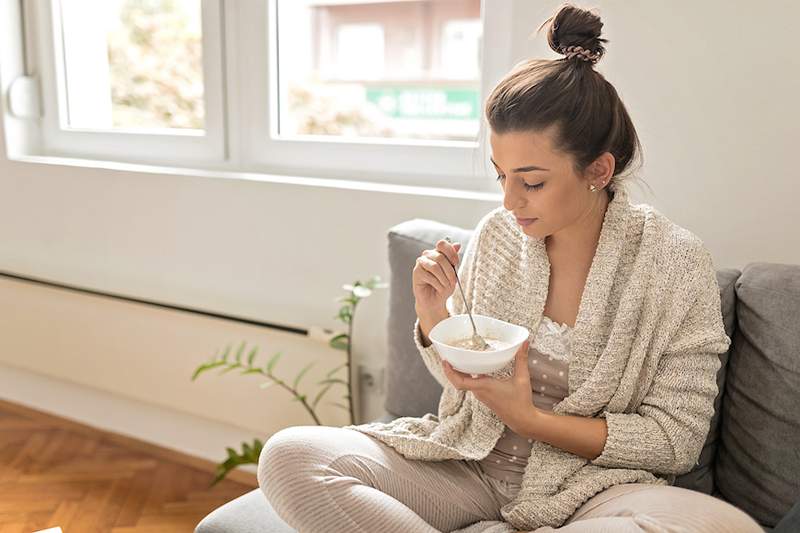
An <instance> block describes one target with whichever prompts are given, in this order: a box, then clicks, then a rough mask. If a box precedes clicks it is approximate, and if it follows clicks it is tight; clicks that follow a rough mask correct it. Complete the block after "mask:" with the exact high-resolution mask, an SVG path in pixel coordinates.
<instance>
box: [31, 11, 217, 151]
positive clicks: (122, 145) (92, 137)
mask: <svg viewBox="0 0 800 533" xmlns="http://www.w3.org/2000/svg"><path fill="white" fill-rule="evenodd" d="M31 5H34V6H35V13H34V24H35V25H36V26H35V28H36V33H37V36H38V43H39V46H38V50H37V52H38V53H37V61H38V64H39V65H40V68H39V71H40V74H41V78H42V100H43V102H44V113H43V116H42V132H41V133H42V152H43V153H45V154H47V155H55V156H70V157H82V158H92V159H98V158H101V159H110V160H115V161H128V162H142V163H153V164H167V165H187V164H189V165H200V166H208V165H214V164H219V163H220V162H222V161H224V159H225V157H226V153H225V127H224V114H223V113H224V105H223V95H224V92H223V88H224V75H223V74H224V68H223V63H222V42H223V34H222V26H223V25H222V20H223V19H222V6H221V3H220V0H201V6H202V17H201V19H202V46H203V98H204V106H205V116H204V129H203V130H202V131H201V132H199V133H198V131H197V130H188V131H185V132H184V131H180V130H179V129H165V130H153V131H146V130H137V129H129V130H126V129H123V128H109V129H99V128H91V129H88V128H73V127H70V126H69V125H68V124H67V120H68V117H67V116H66V115H67V101H66V87H65V81H66V78H65V76H64V67H65V65H64V61H63V59H62V58H63V57H64V50H63V46H62V43H63V41H62V35H61V33H62V32H61V30H62V28H61V22H60V20H61V14H60V9H59V2H58V1H57V0H35V2H31Z"/></svg>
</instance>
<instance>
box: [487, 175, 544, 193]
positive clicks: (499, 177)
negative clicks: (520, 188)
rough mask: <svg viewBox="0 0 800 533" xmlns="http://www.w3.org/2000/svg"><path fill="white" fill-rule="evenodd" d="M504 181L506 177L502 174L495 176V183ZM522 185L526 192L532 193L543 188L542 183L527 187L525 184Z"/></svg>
mask: <svg viewBox="0 0 800 533" xmlns="http://www.w3.org/2000/svg"><path fill="white" fill-rule="evenodd" d="M504 179H506V177H505V176H503V175H502V174H500V175H498V176H497V181H503V180H504ZM523 185H524V186H525V190H526V191H533V190H538V189H541V188H542V187H544V182H542V183H537V184H536V185H528V184H527V183H524V184H523Z"/></svg>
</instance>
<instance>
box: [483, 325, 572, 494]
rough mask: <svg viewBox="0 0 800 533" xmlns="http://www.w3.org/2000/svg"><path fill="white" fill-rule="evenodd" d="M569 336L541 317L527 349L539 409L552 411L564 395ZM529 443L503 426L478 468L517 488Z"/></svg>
mask: <svg viewBox="0 0 800 533" xmlns="http://www.w3.org/2000/svg"><path fill="white" fill-rule="evenodd" d="M571 333H572V328H570V327H569V326H568V325H566V324H558V323H557V322H554V321H553V320H552V319H550V317H547V316H543V317H542V321H541V323H540V324H539V331H538V332H537V335H536V338H535V340H534V341H533V342H531V345H530V347H529V348H528V369H529V371H530V374H531V390H532V391H533V404H534V405H535V406H536V407H538V408H539V409H543V410H547V411H552V410H553V406H554V405H555V404H557V403H558V402H560V401H561V400H563V399H564V398H565V397H566V396H567V393H568V386H567V376H568V372H569V360H570V357H571V355H572V354H571V349H570V335H571ZM534 346H535V347H534ZM532 443H533V441H532V440H531V439H528V438H526V437H522V436H520V435H518V434H516V433H514V432H513V431H511V429H510V428H509V427H506V428H505V430H504V431H503V434H502V436H501V437H500V439H499V440H498V441H497V444H496V445H495V447H494V449H493V450H492V451H491V452H489V455H488V456H486V457H485V458H483V459H481V460H480V461H479V463H480V465H481V468H482V469H483V470H484V472H486V474H487V475H489V476H491V477H493V478H495V479H499V480H502V481H505V482H507V483H508V484H509V485H510V486H516V487H519V484H520V483H521V481H522V474H523V473H524V472H525V466H526V465H527V463H528V457H529V456H530V452H531V444H532Z"/></svg>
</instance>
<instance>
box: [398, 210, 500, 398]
mask: <svg viewBox="0 0 800 533" xmlns="http://www.w3.org/2000/svg"><path fill="white" fill-rule="evenodd" d="M491 214H492V212H490V213H489V214H487V215H486V216H484V217H483V218H482V219H481V220H480V222H478V225H477V226H476V228H475V230H474V231H473V232H472V237H471V238H470V240H469V242H468V243H467V246H466V248H465V249H464V253H463V257H462V258H461V261H460V263H459V265H458V279H459V281H460V282H461V287H462V288H463V289H464V294H465V295H466V296H467V299H469V300H470V309H471V308H472V303H471V302H472V301H474V298H473V297H472V293H473V279H474V277H475V266H476V264H477V255H478V249H479V247H480V246H479V244H480V238H481V233H482V231H483V228H484V227H485V225H486V221H487V220H488V219H489V217H490V215H491ZM445 307H446V308H447V311H448V313H449V314H450V316H455V315H460V314H463V313H466V312H467V307H466V305H464V298H462V297H461V290H459V288H458V284H456V290H455V292H453V294H452V295H451V296H450V297H449V298H447V300H446V301H445ZM413 335H414V344H416V346H417V350H419V353H420V356H421V357H422V361H423V362H424V363H425V366H426V367H427V368H428V371H429V372H430V373H431V375H432V376H433V377H434V378H435V379H436V381H438V382H439V384H440V385H441V386H442V387H445V386H446V385H448V384H450V381H449V380H448V379H447V377H446V376H445V375H444V371H443V370H442V359H441V357H440V356H439V352H437V351H436V348H435V347H434V346H433V344H431V345H430V346H428V347H425V346H423V345H422V332H421V331H420V327H419V317H417V319H416V320H415V321H414V332H413Z"/></svg>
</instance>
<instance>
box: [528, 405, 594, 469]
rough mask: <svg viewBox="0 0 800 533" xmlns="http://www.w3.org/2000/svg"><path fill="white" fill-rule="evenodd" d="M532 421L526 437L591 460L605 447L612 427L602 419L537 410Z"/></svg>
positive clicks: (530, 418) (532, 416) (535, 409)
mask: <svg viewBox="0 0 800 533" xmlns="http://www.w3.org/2000/svg"><path fill="white" fill-rule="evenodd" d="M528 418H529V420H530V424H529V425H528V428H527V430H526V431H525V433H526V434H525V435H523V436H525V437H528V438H531V439H534V440H540V441H542V442H546V443H548V444H550V445H552V446H555V447H556V448H560V449H562V450H566V451H568V452H571V453H574V454H575V455H580V456H581V457H585V458H587V459H595V458H596V457H598V456H599V455H600V453H601V452H602V451H603V448H604V447H605V443H606V436H607V434H608V428H607V425H606V421H605V420H604V419H602V418H586V417H583V416H572V415H559V414H555V413H551V412H549V411H543V410H541V409H537V408H535V407H534V411H532V414H531V415H530V416H529V417H528Z"/></svg>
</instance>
